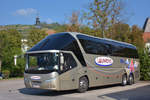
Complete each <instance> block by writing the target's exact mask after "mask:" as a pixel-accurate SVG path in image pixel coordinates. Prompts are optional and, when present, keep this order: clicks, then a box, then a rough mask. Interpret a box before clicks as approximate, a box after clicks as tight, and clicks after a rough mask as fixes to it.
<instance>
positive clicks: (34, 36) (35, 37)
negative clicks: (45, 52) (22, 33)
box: [28, 28, 47, 47]
mask: <svg viewBox="0 0 150 100" xmlns="http://www.w3.org/2000/svg"><path fill="white" fill-rule="evenodd" d="M46 36H47V34H46V32H45V31H44V30H41V29H38V28H32V29H31V30H30V32H29V33H28V46H29V47H32V46H34V45H35V44H37V43H38V42H39V41H41V40H42V39H43V38H45V37H46Z"/></svg>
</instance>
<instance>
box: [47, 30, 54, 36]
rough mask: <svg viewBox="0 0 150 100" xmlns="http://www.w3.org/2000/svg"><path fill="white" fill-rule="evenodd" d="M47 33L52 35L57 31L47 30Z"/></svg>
mask: <svg viewBox="0 0 150 100" xmlns="http://www.w3.org/2000/svg"><path fill="white" fill-rule="evenodd" d="M46 33H47V34H48V35H50V34H54V33H56V31H55V30H53V29H48V30H46Z"/></svg>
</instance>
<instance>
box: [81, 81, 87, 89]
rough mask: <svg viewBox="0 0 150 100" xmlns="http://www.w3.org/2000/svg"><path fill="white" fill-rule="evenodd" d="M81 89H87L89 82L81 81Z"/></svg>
mask: <svg viewBox="0 0 150 100" xmlns="http://www.w3.org/2000/svg"><path fill="white" fill-rule="evenodd" d="M80 88H81V89H83V90H86V89H87V82H86V81H85V80H81V81H80Z"/></svg>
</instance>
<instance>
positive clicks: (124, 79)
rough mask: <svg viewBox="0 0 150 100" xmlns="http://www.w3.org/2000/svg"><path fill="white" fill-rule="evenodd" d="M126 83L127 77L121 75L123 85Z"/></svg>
mask: <svg viewBox="0 0 150 100" xmlns="http://www.w3.org/2000/svg"><path fill="white" fill-rule="evenodd" d="M126 84H127V78H126V76H123V85H126Z"/></svg>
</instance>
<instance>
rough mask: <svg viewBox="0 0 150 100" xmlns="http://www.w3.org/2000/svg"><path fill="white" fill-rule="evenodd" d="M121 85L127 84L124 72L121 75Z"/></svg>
mask: <svg viewBox="0 0 150 100" xmlns="http://www.w3.org/2000/svg"><path fill="white" fill-rule="evenodd" d="M121 84H122V86H125V85H127V75H126V74H124V75H123V76H122V83H121Z"/></svg>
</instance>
